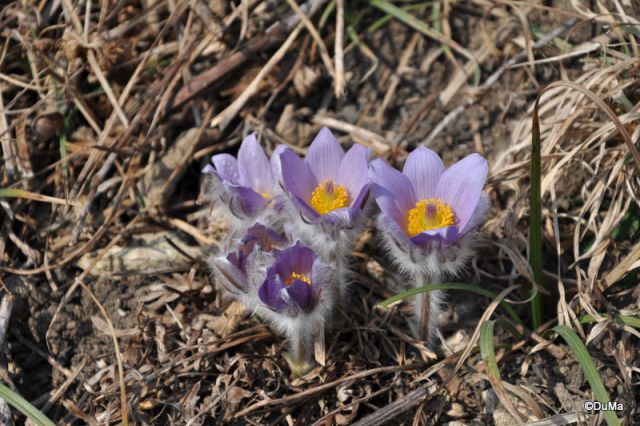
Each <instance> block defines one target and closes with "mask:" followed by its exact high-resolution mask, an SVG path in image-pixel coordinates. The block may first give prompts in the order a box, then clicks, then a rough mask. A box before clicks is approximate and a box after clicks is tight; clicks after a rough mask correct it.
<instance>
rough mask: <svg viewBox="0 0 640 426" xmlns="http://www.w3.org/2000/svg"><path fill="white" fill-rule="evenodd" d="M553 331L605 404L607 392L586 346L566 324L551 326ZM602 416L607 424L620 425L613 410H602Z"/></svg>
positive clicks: (596, 394)
mask: <svg viewBox="0 0 640 426" xmlns="http://www.w3.org/2000/svg"><path fill="white" fill-rule="evenodd" d="M553 331H555V332H556V333H558V334H559V335H560V336H562V338H563V339H564V341H565V342H567V344H568V345H569V348H570V349H571V351H572V352H573V354H574V355H575V357H576V359H577V360H578V362H579V363H580V367H581V368H582V371H583V372H584V375H585V376H586V378H587V381H588V382H589V386H591V390H592V391H593V395H594V397H595V398H596V399H597V400H598V401H600V402H601V403H602V404H604V405H606V404H607V403H608V402H609V395H608V394H607V390H606V389H605V387H604V384H602V379H601V378H600V375H599V374H598V369H597V368H596V365H595V363H594V362H593V359H591V356H590V355H589V352H588V351H587V348H586V346H585V345H584V343H582V340H580V338H579V337H578V335H577V334H576V333H575V332H574V331H573V330H572V329H570V328H569V327H567V326H566V325H557V326H555V327H554V328H553ZM602 416H603V417H604V419H605V420H606V422H607V424H608V425H609V426H614V425H620V419H618V417H617V416H616V413H615V412H614V411H603V412H602Z"/></svg>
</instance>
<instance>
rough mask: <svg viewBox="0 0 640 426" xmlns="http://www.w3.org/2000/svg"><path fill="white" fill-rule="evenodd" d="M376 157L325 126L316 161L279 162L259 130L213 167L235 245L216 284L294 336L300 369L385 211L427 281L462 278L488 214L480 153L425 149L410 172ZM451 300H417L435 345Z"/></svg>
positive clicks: (420, 327)
mask: <svg viewBox="0 0 640 426" xmlns="http://www.w3.org/2000/svg"><path fill="white" fill-rule="evenodd" d="M369 157H370V155H369V152H368V150H367V148H366V147H364V146H362V145H358V144H354V145H353V146H352V147H351V148H350V149H349V150H348V151H347V152H346V153H345V152H344V150H343V149H342V147H341V146H340V144H339V143H338V141H337V140H336V138H335V137H334V136H333V134H332V133H331V132H330V131H329V130H328V129H326V128H323V129H322V130H321V131H320V133H319V134H318V135H317V136H316V138H315V139H314V140H313V142H312V144H311V146H310V147H309V150H308V152H307V155H306V158H305V159H301V158H300V157H298V155H296V154H295V153H294V152H293V151H292V150H291V149H289V148H287V147H286V146H284V145H281V146H279V147H277V148H276V149H275V150H274V152H273V154H272V156H271V158H270V159H269V158H268V157H267V155H266V154H265V152H264V150H263V149H262V147H261V146H260V145H259V144H258V142H257V140H256V136H255V134H251V135H249V136H247V137H246V138H245V139H244V140H243V141H242V144H241V146H240V149H239V151H238V156H237V159H236V158H235V157H233V156H231V155H229V154H220V155H215V156H213V158H212V159H211V162H212V164H210V165H207V166H206V167H205V169H204V172H205V173H207V174H209V175H210V177H211V178H210V188H208V191H207V192H208V194H209V196H210V197H211V199H212V201H213V202H216V203H219V204H220V205H221V206H222V207H223V208H224V209H226V211H227V215H228V217H229V219H230V222H231V223H230V230H231V232H230V236H229V240H228V241H227V252H226V253H225V254H224V255H222V256H218V257H213V258H211V259H210V262H209V263H210V265H211V268H212V270H213V273H214V277H215V280H216V283H217V284H219V285H220V286H222V287H224V288H225V289H226V290H227V291H229V292H230V293H231V294H232V295H233V296H234V297H235V298H237V299H238V300H240V301H241V302H242V303H244V304H245V306H247V308H249V309H250V310H251V311H252V312H253V313H255V314H256V315H258V316H260V317H262V318H263V319H265V320H267V321H269V322H270V323H271V324H272V325H273V326H274V327H275V328H276V330H278V331H280V332H281V333H283V334H285V335H286V336H287V337H288V338H289V340H290V345H291V346H290V348H291V352H290V353H289V354H288V360H289V362H290V364H291V366H292V370H293V373H294V374H296V375H299V374H301V373H303V372H304V371H305V370H306V369H307V368H308V367H309V366H310V365H311V363H310V355H311V352H312V351H311V350H310V348H311V347H312V345H313V341H314V339H315V338H317V337H318V335H319V333H324V325H325V322H326V321H327V320H329V319H330V316H331V314H332V313H333V311H334V308H335V306H336V304H337V302H338V301H344V300H346V298H347V296H348V283H349V279H348V267H347V257H348V255H349V253H351V251H352V249H353V244H354V241H355V239H356V237H357V235H358V234H359V233H360V232H361V231H362V229H363V228H364V226H366V224H367V222H368V220H369V219H370V218H372V217H373V216H374V213H377V221H376V224H377V228H378V231H379V234H380V237H381V242H382V244H383V247H384V248H385V249H386V251H387V252H388V254H389V257H390V259H391V260H392V262H394V263H395V264H396V265H397V266H398V268H399V269H400V270H401V271H402V272H404V273H406V274H408V275H409V276H410V277H411V280H412V281H411V282H412V285H413V286H416V287H417V286H422V285H424V284H426V283H429V282H431V283H435V282H440V280H441V279H443V278H444V277H449V276H452V275H455V274H456V273H458V271H459V269H460V268H461V267H462V266H463V265H464V264H465V262H466V261H467V260H468V259H469V257H470V256H471V255H472V248H473V241H474V235H475V230H476V229H477V228H478V226H479V225H480V224H481V223H482V221H483V218H484V216H485V215H486V213H487V211H488V202H487V199H486V197H485V196H484V195H483V193H482V188H483V186H484V181H485V178H486V175H487V163H486V161H485V159H484V158H483V157H481V156H480V155H478V154H471V155H469V156H468V157H466V158H464V159H462V160H461V161H459V162H457V163H456V164H454V165H452V166H451V167H449V168H448V169H446V170H445V167H444V165H443V163H442V160H441V159H440V157H439V156H438V155H437V154H436V153H435V152H433V151H431V150H429V149H427V148H424V147H420V148H417V149H415V150H414V151H413V152H412V153H411V154H410V155H409V157H408V158H407V161H406V163H405V165H404V169H403V171H402V172H399V171H397V170H396V169H394V168H393V167H391V166H390V165H389V164H387V163H386V162H385V161H384V160H382V159H374V160H372V161H371V159H370V158H369ZM370 194H371V195H373V197H369V195H370ZM372 198H373V199H375V201H376V204H377V205H378V207H379V212H378V211H377V210H374V203H373V202H372V201H371V199H372ZM440 298H441V296H440V294H438V293H437V292H431V293H428V295H427V293H424V296H421V297H419V298H418V299H419V300H417V301H416V302H415V303H414V307H415V313H416V315H415V317H414V318H413V321H412V322H411V324H412V326H413V331H414V334H415V335H416V337H418V338H420V339H423V340H425V341H426V342H427V343H429V341H430V339H431V338H432V336H433V331H434V328H435V323H436V318H437V316H438V314H439V309H440Z"/></svg>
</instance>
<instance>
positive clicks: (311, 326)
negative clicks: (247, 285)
mask: <svg viewBox="0 0 640 426" xmlns="http://www.w3.org/2000/svg"><path fill="white" fill-rule="evenodd" d="M334 280H335V276H334V274H333V270H332V269H331V268H330V267H329V266H328V265H326V264H325V263H324V262H323V261H322V260H321V259H319V258H318V257H317V256H316V254H315V253H314V252H313V250H311V249H310V248H308V247H306V246H305V245H303V244H302V243H301V242H299V241H298V242H296V244H295V245H293V246H291V247H289V248H286V249H284V250H283V251H281V252H279V253H278V255H277V258H276V261H275V262H274V263H273V265H271V266H270V267H269V268H268V269H267V271H266V278H265V280H264V282H263V283H262V285H261V286H260V289H259V290H258V295H259V297H260V300H261V301H262V302H263V303H264V305H265V306H266V307H267V308H268V312H267V313H263V316H264V317H266V318H267V319H268V320H270V321H271V323H272V324H273V325H274V326H275V327H276V328H277V329H278V330H279V331H280V332H282V333H284V334H286V335H287V337H288V338H289V341H290V348H291V351H290V352H289V354H288V357H287V361H289V364H290V366H291V369H292V371H293V373H294V376H300V375H301V374H303V373H305V372H306V371H307V370H308V369H309V368H310V367H311V365H312V364H311V355H312V352H313V351H312V348H313V342H314V339H315V337H317V336H318V335H319V333H324V323H325V321H326V319H327V316H328V314H330V313H331V309H332V304H333V300H334V298H335V294H334V287H333V284H334Z"/></svg>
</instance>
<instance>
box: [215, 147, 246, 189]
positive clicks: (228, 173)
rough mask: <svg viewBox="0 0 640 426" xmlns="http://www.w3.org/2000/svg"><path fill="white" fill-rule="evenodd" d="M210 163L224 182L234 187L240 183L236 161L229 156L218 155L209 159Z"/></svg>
mask: <svg viewBox="0 0 640 426" xmlns="http://www.w3.org/2000/svg"><path fill="white" fill-rule="evenodd" d="M211 162H212V163H213V165H214V167H215V168H216V173H217V174H218V176H220V178H221V179H222V180H224V181H227V182H230V183H233V184H235V185H237V184H239V183H240V172H239V171H238V161H237V160H236V159H235V157H233V156H232V155H230V154H218V155H214V156H213V157H211Z"/></svg>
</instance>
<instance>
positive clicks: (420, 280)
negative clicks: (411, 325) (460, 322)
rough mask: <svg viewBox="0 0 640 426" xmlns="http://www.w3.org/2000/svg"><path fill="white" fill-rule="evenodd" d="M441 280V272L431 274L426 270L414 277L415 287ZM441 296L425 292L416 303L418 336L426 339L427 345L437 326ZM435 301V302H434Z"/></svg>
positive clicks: (416, 333)
mask: <svg viewBox="0 0 640 426" xmlns="http://www.w3.org/2000/svg"><path fill="white" fill-rule="evenodd" d="M440 281H441V276H440V274H439V273H433V274H431V275H429V274H427V273H425V272H422V271H421V272H419V273H417V274H416V276H415V278H414V283H413V284H414V287H416V288H417V287H424V286H426V285H427V284H437V283H439V282H440ZM438 300H439V298H438V297H437V295H436V294H432V293H431V292H425V293H422V294H420V295H419V296H418V300H416V304H415V314H416V317H417V318H416V319H417V329H416V330H415V335H416V338H418V339H420V340H422V341H424V342H425V343H426V344H427V346H431V341H432V339H433V332H434V330H435V328H436V324H435V320H436V316H437V315H436V313H437V310H438V306H437V303H438ZM434 302H435V303H434Z"/></svg>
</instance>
